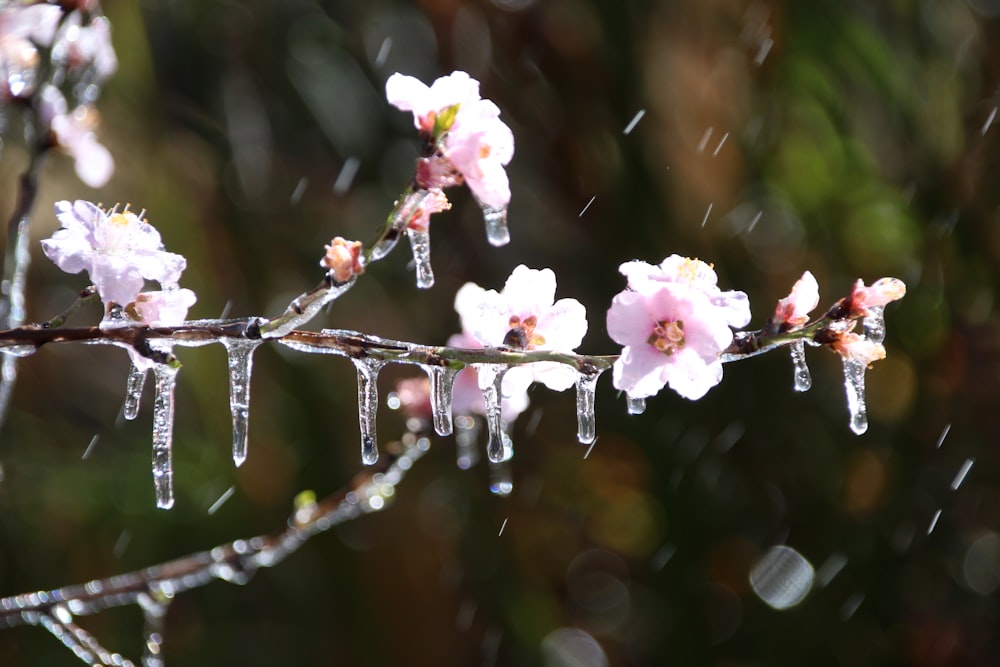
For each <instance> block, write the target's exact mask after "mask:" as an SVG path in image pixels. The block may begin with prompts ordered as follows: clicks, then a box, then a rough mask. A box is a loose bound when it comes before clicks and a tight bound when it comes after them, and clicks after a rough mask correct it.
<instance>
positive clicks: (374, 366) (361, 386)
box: [351, 357, 385, 466]
mask: <svg viewBox="0 0 1000 667" xmlns="http://www.w3.org/2000/svg"><path fill="white" fill-rule="evenodd" d="M351 361H352V362H354V367H355V368H357V369H358V418H359V421H360V423H361V462H362V463H364V464H365V465H369V466H370V465H373V464H374V463H376V462H377V461H378V436H377V434H376V431H375V416H376V414H377V412H378V384H377V380H378V372H379V371H380V370H382V366H384V365H385V362H384V361H382V360H381V359H372V358H371V357H361V358H358V359H351Z"/></svg>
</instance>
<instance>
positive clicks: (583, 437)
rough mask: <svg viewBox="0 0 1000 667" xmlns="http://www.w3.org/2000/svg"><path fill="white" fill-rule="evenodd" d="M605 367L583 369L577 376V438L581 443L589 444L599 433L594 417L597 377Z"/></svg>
mask: <svg viewBox="0 0 1000 667" xmlns="http://www.w3.org/2000/svg"><path fill="white" fill-rule="evenodd" d="M604 370H605V369H603V368H598V369H589V370H586V371H581V372H580V374H579V375H578V376H577V378H576V438H577V440H579V441H580V443H581V444H584V445H589V444H590V443H592V442H593V441H594V438H595V437H596V435H597V426H596V420H595V418H594V391H595V389H596V388H597V379H598V378H599V377H601V373H603V372H604Z"/></svg>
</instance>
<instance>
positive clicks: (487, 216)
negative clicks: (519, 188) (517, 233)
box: [483, 206, 510, 246]
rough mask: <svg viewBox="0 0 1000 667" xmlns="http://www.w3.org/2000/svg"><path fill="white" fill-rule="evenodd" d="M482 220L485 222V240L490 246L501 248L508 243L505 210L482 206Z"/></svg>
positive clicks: (508, 233) (508, 231)
mask: <svg viewBox="0 0 1000 667" xmlns="http://www.w3.org/2000/svg"><path fill="white" fill-rule="evenodd" d="M483 220H484V221H485V222H486V240H487V241H489V242H490V245H493V246H502V245H507V244H508V243H510V230H509V229H507V209H506V208H493V207H491V206H483Z"/></svg>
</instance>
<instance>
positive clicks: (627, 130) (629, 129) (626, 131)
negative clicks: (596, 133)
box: [622, 109, 646, 134]
mask: <svg viewBox="0 0 1000 667" xmlns="http://www.w3.org/2000/svg"><path fill="white" fill-rule="evenodd" d="M645 115H646V110H645V109H639V111H638V112H636V114H635V115H634V116H632V120H630V121H629V122H628V125H626V126H625V129H624V130H622V134H631V133H632V130H634V129H635V126H636V125H638V124H639V121H640V120H642V117H643V116H645Z"/></svg>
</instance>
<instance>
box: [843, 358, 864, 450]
mask: <svg viewBox="0 0 1000 667" xmlns="http://www.w3.org/2000/svg"><path fill="white" fill-rule="evenodd" d="M842 360H843V362H844V389H845V390H846V391H847V411H848V412H849V413H850V415H851V430H852V431H854V432H855V433H856V434H857V435H861V434H862V433H864V432H865V431H867V430H868V408H867V406H866V405H865V371H866V370H867V369H868V365H867V364H865V363H864V362H863V361H854V360H852V359H848V358H847V357H842Z"/></svg>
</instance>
